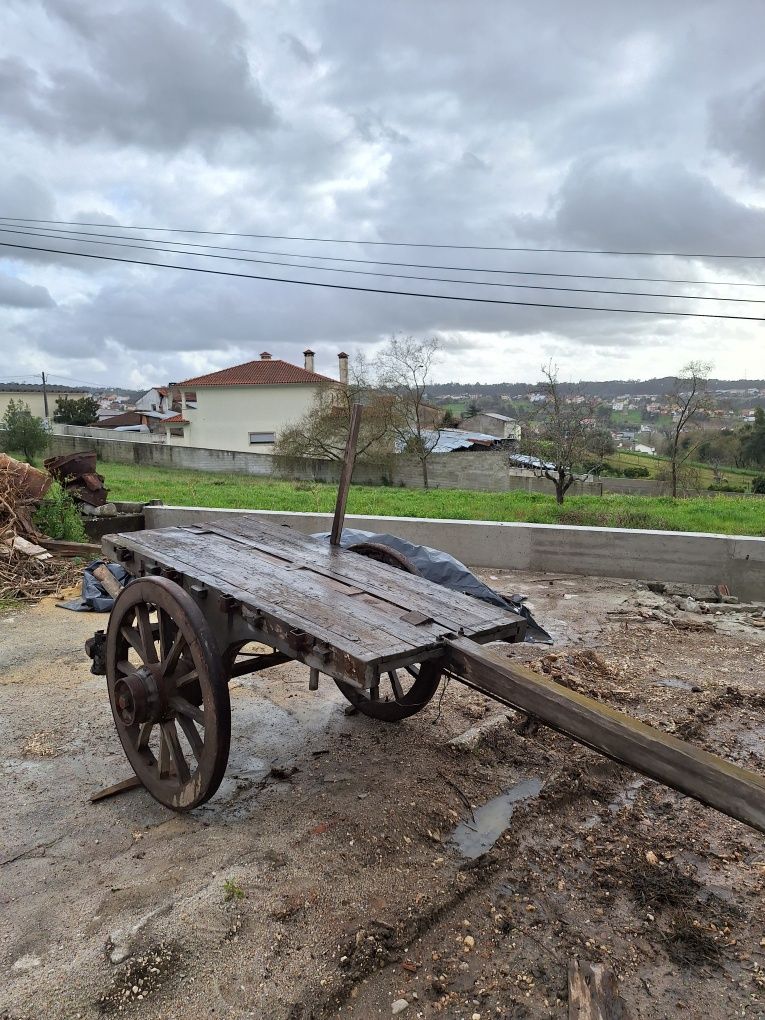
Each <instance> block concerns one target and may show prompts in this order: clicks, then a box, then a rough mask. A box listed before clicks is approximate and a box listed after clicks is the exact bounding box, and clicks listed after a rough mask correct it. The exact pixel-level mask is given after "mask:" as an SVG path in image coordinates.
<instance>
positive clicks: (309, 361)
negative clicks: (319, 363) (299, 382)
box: [303, 348, 313, 372]
mask: <svg viewBox="0 0 765 1020" xmlns="http://www.w3.org/2000/svg"><path fill="white" fill-rule="evenodd" d="M303 357H304V358H305V361H304V363H303V364H304V366H305V370H306V372H313V351H312V350H311V349H310V348H308V350H305V351H303Z"/></svg>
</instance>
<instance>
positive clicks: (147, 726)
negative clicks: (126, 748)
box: [136, 722, 154, 751]
mask: <svg viewBox="0 0 765 1020" xmlns="http://www.w3.org/2000/svg"><path fill="white" fill-rule="evenodd" d="M153 729H154V723H151V722H147V723H144V724H143V726H141V732H140V733H139V734H138V744H137V745H136V746H137V747H138V750H139V751H144V750H145V749H146V748H148V746H149V737H150V736H151V731H152V730H153Z"/></svg>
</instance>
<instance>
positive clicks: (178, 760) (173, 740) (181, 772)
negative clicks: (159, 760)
mask: <svg viewBox="0 0 765 1020" xmlns="http://www.w3.org/2000/svg"><path fill="white" fill-rule="evenodd" d="M162 735H163V736H164V738H165V742H166V743H167V746H168V748H169V751H170V756H171V758H172V760H173V765H174V766H175V774H176V776H177V777H178V781H179V782H181V783H188V781H189V779H191V772H190V771H189V764H188V762H187V761H186V759H185V757H184V756H183V749H182V747H181V742H180V740H179V739H178V730H176V728H175V722H174V720H172V719H171V720H170V722H163V723H162Z"/></svg>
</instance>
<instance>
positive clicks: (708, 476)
mask: <svg viewBox="0 0 765 1020" xmlns="http://www.w3.org/2000/svg"><path fill="white" fill-rule="evenodd" d="M606 460H607V461H608V463H609V464H613V466H614V467H616V468H620V469H621V470H622V471H623V470H624V468H626V467H644V468H648V471H649V472H650V474H649V477H650V478H656V476H657V475H658V474H659V472H660V471H661V470H662V469H666V467H667V465H668V464H669V459H668V458H667V457H654V456H652V455H651V454H650V453H632V452H630V451H628V450H617V451H616V453H612V454H609V456H608V457H606ZM688 464H689V466H690V467H693V468H695V469H696V470H697V471H698V473H699V479H700V481H701V485H702V486H704V487H706V486H708V485H711V484H712V483H713V482H714V477H715V476H714V471H713V470H712V468H711V467H710V466H709V465H708V464H702V463H700V462H699V461H689V462H688ZM720 470H721V474H722V475H723V476H725V477H727V478H728V481H729V482H730V484H731V485H745V486H747V488H748V487H749V485H750V483H751V481H752V478H754V477H755V475H756V474H758V472H757V471H748V470H747V469H746V468H736V467H724V468H721V469H720ZM760 473H761V472H760Z"/></svg>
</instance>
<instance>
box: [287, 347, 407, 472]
mask: <svg viewBox="0 0 765 1020" xmlns="http://www.w3.org/2000/svg"><path fill="white" fill-rule="evenodd" d="M354 403H360V404H363V405H364V414H363V415H362V418H361V427H360V429H359V438H358V444H357V447H356V459H357V460H361V461H364V460H366V461H379V462H383V461H385V460H386V459H388V458H389V457H390V456H392V454H393V433H392V430H391V425H390V399H389V398H388V397H387V396H384V395H382V394H381V393H380V392H379V391H378V390H376V389H375V387H374V386H372V384H371V382H370V381H369V369H368V367H367V365H366V363H365V361H364V359H363V358H362V357H358V358H356V359H354V361H353V362H352V364H351V366H350V371H349V379H348V383H347V384H346V385H341V384H340V383H332V382H328V383H326V385H324V386H322V387H321V388H320V389H319V390H318V391H317V393H316V396H315V397H314V400H313V403H312V405H311V407H310V409H309V410H308V412H307V413H306V414H305V415H303V417H302V418H300V419H299V420H298V421H296V422H293V423H292V424H291V425H289V426H287V428H285V429H283V430H282V432H281V433H280V434H279V437H278V440H277V443H276V454H277V456H279V457H283V458H287V459H289V458H294V457H316V458H318V459H322V460H337V461H339V460H342V459H343V453H344V451H345V443H346V440H347V438H348V430H349V428H350V421H351V406H352V405H353V404H354Z"/></svg>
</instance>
